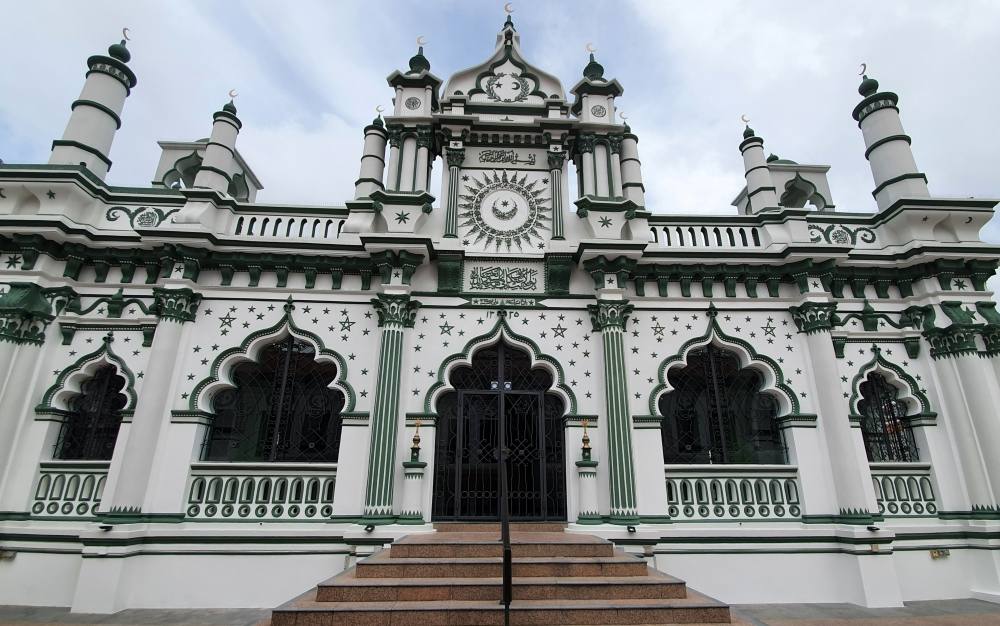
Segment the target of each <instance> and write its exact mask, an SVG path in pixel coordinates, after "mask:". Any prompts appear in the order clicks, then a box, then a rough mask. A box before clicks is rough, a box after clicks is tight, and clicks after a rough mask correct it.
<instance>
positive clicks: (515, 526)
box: [434, 522, 566, 533]
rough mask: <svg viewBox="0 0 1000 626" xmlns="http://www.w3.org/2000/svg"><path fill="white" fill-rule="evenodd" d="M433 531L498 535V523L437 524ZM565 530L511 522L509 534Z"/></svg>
mask: <svg viewBox="0 0 1000 626" xmlns="http://www.w3.org/2000/svg"><path fill="white" fill-rule="evenodd" d="M434 530H436V531H438V532H439V533H498V532H500V522H438V523H435V524H434ZM565 530H566V524H565V523H562V522H511V523H510V532H512V533H516V532H535V533H561V532H564V531H565Z"/></svg>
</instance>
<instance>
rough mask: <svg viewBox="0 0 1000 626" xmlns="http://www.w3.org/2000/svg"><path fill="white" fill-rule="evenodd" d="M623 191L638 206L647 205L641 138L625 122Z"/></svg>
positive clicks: (623, 136)
mask: <svg viewBox="0 0 1000 626" xmlns="http://www.w3.org/2000/svg"><path fill="white" fill-rule="evenodd" d="M619 158H620V159H621V169H622V173H621V179H622V191H623V193H624V194H625V198H626V199H627V200H631V201H632V202H635V204H636V206H639V207H645V206H646V188H645V187H644V186H643V184H642V163H641V162H640V161H639V138H638V137H636V136H635V135H634V134H633V133H632V129H631V128H629V125H628V124H625V134H624V135H622V147H621V156H620V157H619Z"/></svg>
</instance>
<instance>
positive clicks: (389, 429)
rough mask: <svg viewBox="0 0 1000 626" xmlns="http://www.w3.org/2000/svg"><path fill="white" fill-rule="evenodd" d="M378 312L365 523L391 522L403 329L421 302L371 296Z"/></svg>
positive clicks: (414, 315)
mask: <svg viewBox="0 0 1000 626" xmlns="http://www.w3.org/2000/svg"><path fill="white" fill-rule="evenodd" d="M372 306H374V307H375V310H376V312H378V325H379V327H380V328H381V329H382V341H381V346H380V351H379V356H378V372H377V373H376V378H375V404H374V406H373V407H372V415H371V448H370V450H369V454H368V488H367V489H366V491H365V514H364V522H365V523H366V524H391V523H393V522H394V521H395V518H394V517H393V515H392V486H393V474H394V472H395V469H396V434H397V432H398V428H399V383H400V379H399V377H400V370H401V365H402V361H403V329H405V328H412V327H413V321H414V319H415V318H416V316H417V308H418V307H419V306H420V303H419V302H417V301H416V300H410V296H409V295H407V294H398V295H397V294H391V295H390V294H379V297H378V298H373V299H372Z"/></svg>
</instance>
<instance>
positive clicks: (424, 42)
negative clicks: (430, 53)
mask: <svg viewBox="0 0 1000 626" xmlns="http://www.w3.org/2000/svg"><path fill="white" fill-rule="evenodd" d="M421 39H423V40H424V41H420V40H421ZM417 45H418V46H426V45H427V38H426V37H424V36H423V35H420V36H419V37H417Z"/></svg>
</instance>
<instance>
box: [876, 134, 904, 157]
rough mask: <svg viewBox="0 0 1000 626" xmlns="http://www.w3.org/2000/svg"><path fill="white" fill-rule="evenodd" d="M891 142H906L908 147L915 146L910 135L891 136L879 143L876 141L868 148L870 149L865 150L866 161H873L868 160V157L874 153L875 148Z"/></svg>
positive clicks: (880, 140)
mask: <svg viewBox="0 0 1000 626" xmlns="http://www.w3.org/2000/svg"><path fill="white" fill-rule="evenodd" d="M890 141H905V142H906V144H907V145H911V144H913V140H912V139H910V136H909V135H889V136H888V137H883V138H881V139H879V140H878V141H876V142H875V143H873V144H872V145H870V146H868V149H867V150H865V159H866V160H871V159H869V158H868V155H870V154H871V153H872V151H874V150H875V148H877V147H879V146H881V145H882V144H884V143H889V142H890Z"/></svg>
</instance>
